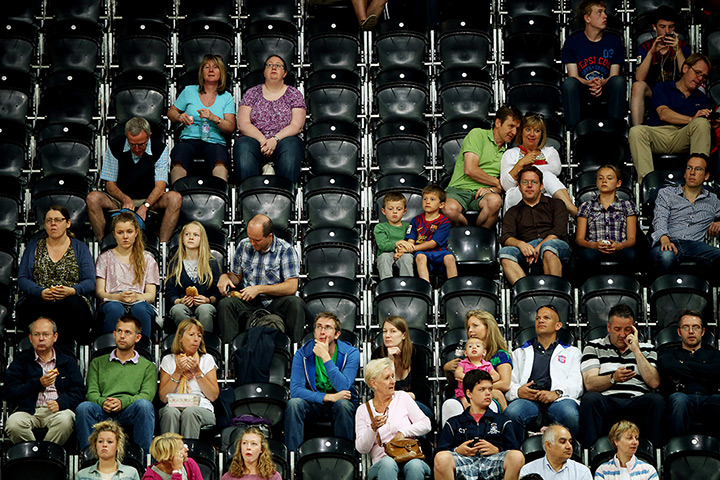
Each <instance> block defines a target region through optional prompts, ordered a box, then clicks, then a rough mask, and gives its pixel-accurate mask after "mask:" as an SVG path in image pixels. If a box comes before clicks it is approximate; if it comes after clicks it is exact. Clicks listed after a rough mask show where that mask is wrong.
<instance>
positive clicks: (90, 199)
mask: <svg viewBox="0 0 720 480" xmlns="http://www.w3.org/2000/svg"><path fill="white" fill-rule="evenodd" d="M104 196H105V194H104V193H102V192H98V191H92V192H90V193H88V196H87V198H86V199H85V203H87V206H88V208H93V209H100V208H102V201H103V197H104Z"/></svg>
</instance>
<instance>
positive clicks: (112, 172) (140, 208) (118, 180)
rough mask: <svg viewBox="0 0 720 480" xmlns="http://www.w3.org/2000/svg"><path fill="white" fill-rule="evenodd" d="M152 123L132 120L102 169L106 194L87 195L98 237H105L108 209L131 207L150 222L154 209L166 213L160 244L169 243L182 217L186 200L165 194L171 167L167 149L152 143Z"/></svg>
mask: <svg viewBox="0 0 720 480" xmlns="http://www.w3.org/2000/svg"><path fill="white" fill-rule="evenodd" d="M151 135H152V131H151V129H150V123H148V121H147V120H145V119H144V118H141V117H135V118H131V119H130V120H128V122H127V123H126V124H125V136H122V137H117V138H112V139H110V141H109V142H108V148H107V150H106V151H105V157H104V158H103V162H102V169H101V170H100V180H104V181H105V182H106V184H105V192H103V191H101V190H96V191H92V192H90V193H89V194H88V196H87V206H88V216H89V217H90V225H91V226H92V229H93V232H94V233H95V237H96V238H97V239H98V240H102V239H103V236H104V235H105V223H106V222H105V214H104V213H103V211H104V210H111V209H119V208H127V209H128V210H132V211H134V212H135V213H137V214H138V216H140V218H142V219H143V220H146V219H147V214H148V211H150V209H160V210H164V214H163V219H162V223H161V225H160V235H159V238H160V241H161V242H167V241H168V240H170V236H171V235H172V233H173V230H174V229H175V225H176V224H177V221H178V216H179V215H180V205H181V204H182V197H181V195H180V194H179V193H177V192H172V191H171V192H167V193H166V192H165V187H167V181H168V170H169V168H170V154H169V153H168V148H167V146H166V145H165V144H164V143H163V142H161V141H159V140H157V139H156V140H155V141H152V140H151V138H150V137H151Z"/></svg>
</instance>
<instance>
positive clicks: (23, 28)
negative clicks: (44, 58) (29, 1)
mask: <svg viewBox="0 0 720 480" xmlns="http://www.w3.org/2000/svg"><path fill="white" fill-rule="evenodd" d="M37 37H38V30H37V28H36V27H35V26H34V25H32V24H29V23H25V22H21V21H18V20H6V21H4V22H2V24H0V69H8V70H20V71H21V72H25V73H29V72H30V68H31V66H32V63H33V60H34V59H35V58H34V55H35V46H36V45H37Z"/></svg>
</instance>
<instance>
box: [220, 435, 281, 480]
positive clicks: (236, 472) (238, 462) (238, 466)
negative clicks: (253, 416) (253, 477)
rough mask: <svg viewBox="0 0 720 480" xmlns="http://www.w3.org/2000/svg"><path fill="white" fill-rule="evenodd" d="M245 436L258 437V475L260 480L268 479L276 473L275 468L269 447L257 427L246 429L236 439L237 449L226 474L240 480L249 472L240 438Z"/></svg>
mask: <svg viewBox="0 0 720 480" xmlns="http://www.w3.org/2000/svg"><path fill="white" fill-rule="evenodd" d="M247 434H254V435H257V436H258V437H260V450H261V451H260V457H259V458H258V474H259V475H260V476H261V477H262V478H268V479H269V478H270V477H272V476H273V475H275V472H277V466H276V465H275V462H274V461H273V458H272V453H270V445H269V444H268V441H267V438H265V434H264V433H263V432H262V431H261V430H260V429H259V428H257V427H248V428H246V429H245V431H244V432H243V434H242V436H241V437H240V438H239V439H238V442H237V447H235V454H234V455H233V458H232V462H231V463H230V468H229V469H228V473H230V475H231V476H233V477H235V478H240V477H242V476H244V475H248V474H249V473H250V472H249V471H248V468H247V467H246V466H245V459H244V458H243V454H242V438H243V437H244V436H245V435H247Z"/></svg>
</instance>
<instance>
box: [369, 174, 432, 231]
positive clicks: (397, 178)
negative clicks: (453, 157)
mask: <svg viewBox="0 0 720 480" xmlns="http://www.w3.org/2000/svg"><path fill="white" fill-rule="evenodd" d="M427 184H428V180H427V178H425V177H421V176H420V175H409V174H394V175H384V176H382V177H380V178H379V179H378V181H377V183H376V184H375V191H374V195H373V196H374V198H375V206H376V211H377V216H378V218H379V220H380V221H381V222H385V221H387V219H386V218H385V215H383V214H382V211H381V210H380V209H381V208H382V206H383V197H385V194H386V193H388V192H400V193H402V194H403V195H405V199H406V200H407V213H405V215H403V218H402V219H403V221H404V222H409V221H410V220H412V218H413V217H415V216H416V215H418V214H420V212H422V205H421V203H422V195H421V194H422V189H423V188H425V187H426V186H427Z"/></svg>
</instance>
